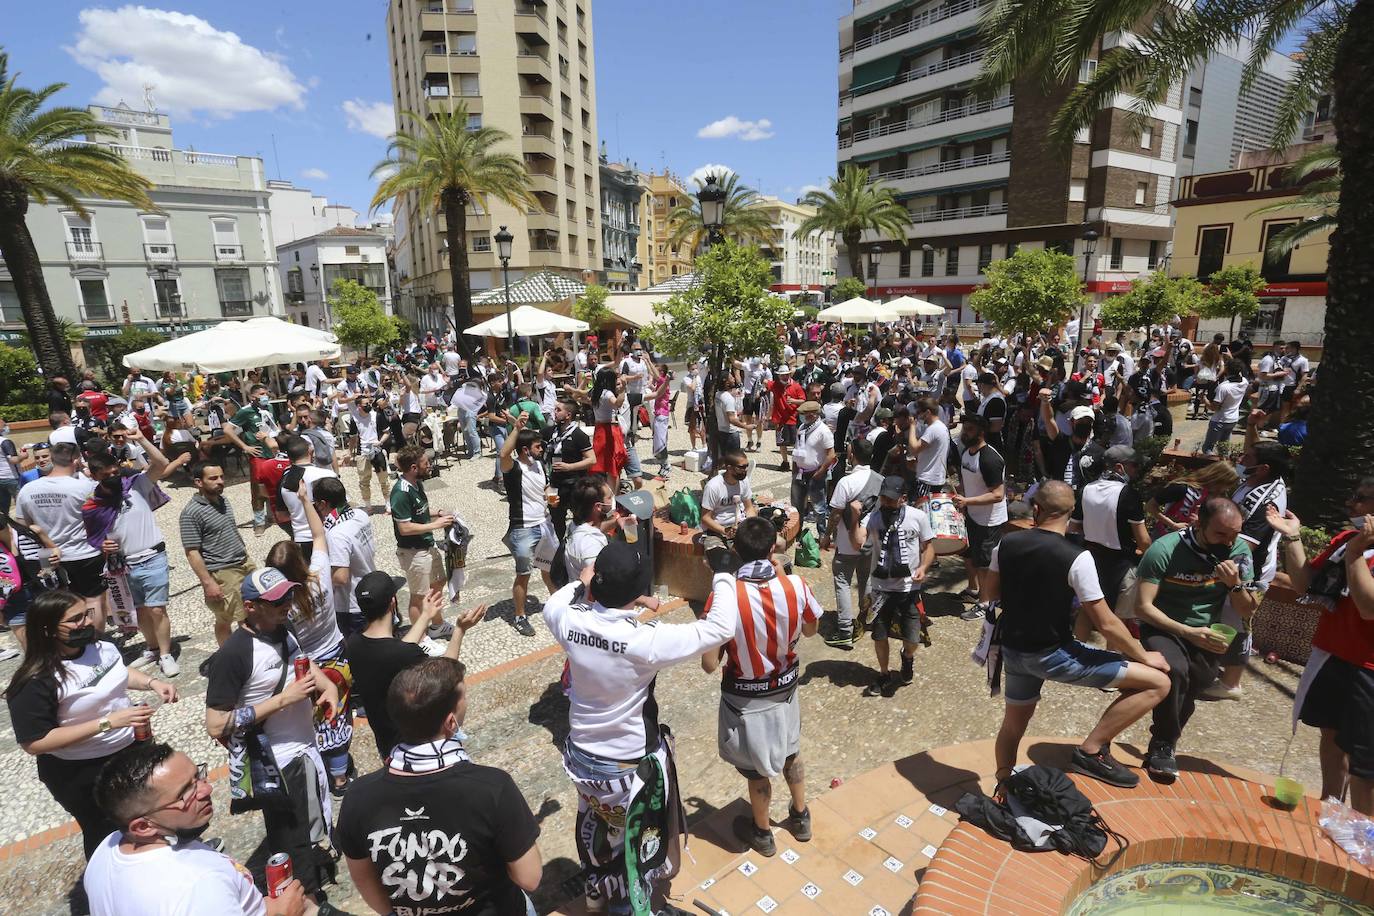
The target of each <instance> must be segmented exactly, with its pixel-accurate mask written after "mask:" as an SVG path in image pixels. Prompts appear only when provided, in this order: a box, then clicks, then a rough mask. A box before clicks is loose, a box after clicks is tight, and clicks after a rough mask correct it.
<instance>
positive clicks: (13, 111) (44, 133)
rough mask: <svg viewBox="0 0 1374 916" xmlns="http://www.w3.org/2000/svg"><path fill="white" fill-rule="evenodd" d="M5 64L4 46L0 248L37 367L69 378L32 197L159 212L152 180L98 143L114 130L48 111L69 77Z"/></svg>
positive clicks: (60, 110)
mask: <svg viewBox="0 0 1374 916" xmlns="http://www.w3.org/2000/svg"><path fill="white" fill-rule="evenodd" d="M8 70H9V55H8V54H6V53H5V52H4V51H0V252H3V254H4V259H5V267H6V268H7V269H8V270H9V273H10V279H11V280H12V281H14V291H15V293H16V294H17V295H18V297H19V305H20V308H21V309H23V312H24V325H25V327H26V328H27V329H28V337H29V340H30V341H31V342H32V345H33V350H34V355H35V357H36V358H37V360H38V365H39V367H40V368H42V370H43V373H44V374H45V375H46V376H47V377H48V378H52V377H53V376H56V375H66V376H68V377H72V375H73V374H74V373H75V371H76V367H75V365H74V364H73V362H72V353H71V348H70V347H68V346H67V344H66V341H65V340H64V339H63V334H62V329H61V327H60V325H59V323H58V320H57V313H56V312H55V311H54V310H53V306H52V299H51V298H49V296H48V287H47V284H46V283H44V282H43V270H42V267H41V264H40V262H39V259H38V249H37V248H36V247H35V246H34V243H33V236H32V235H31V234H30V233H29V227H28V224H27V222H26V217H27V216H28V212H29V203H30V201H31V200H32V201H36V202H38V203H39V204H40V205H42V204H46V203H48V202H49V201H50V200H55V201H57V202H58V203H60V204H61V205H63V206H64V207H67V208H69V209H71V210H74V211H75V212H77V213H79V214H81V215H82V216H86V215H87V210H86V208H85V207H84V206H83V205H82V203H81V201H80V200H78V199H77V195H82V196H84V197H99V198H104V199H106V200H119V201H125V202H127V203H131V204H133V205H134V206H135V207H138V208H139V209H141V210H156V209H157V208H156V207H155V206H154V205H153V202H152V200H151V199H149V197H148V190H149V189H150V188H151V187H152V184H151V183H150V182H149V181H148V180H147V179H146V178H144V177H143V176H141V175H139V174H138V173H137V172H135V171H134V170H133V169H131V168H129V165H128V163H127V162H125V161H124V160H123V159H122V158H121V157H120V156H119V154H118V153H116V152H115V151H114V150H112V149H110V148H109V147H108V146H99V145H97V144H96V143H94V142H93V141H96V140H101V139H108V138H112V137H114V136H115V132H114V130H113V129H111V128H109V127H106V126H105V125H103V124H101V123H100V122H99V121H97V120H96V119H95V118H94V117H93V116H92V115H91V113H90V112H88V111H83V110H82V109H80V108H66V107H57V108H49V109H47V110H46V111H45V110H43V106H44V105H46V104H47V102H48V100H49V99H51V98H52V97H53V96H54V95H56V94H57V93H58V92H61V91H62V90H63V89H65V88H66V85H67V84H66V83H52V84H51V85H48V86H44V87H43V88H42V89H26V88H24V87H23V86H20V85H18V80H19V74H18V73H15V74H13V75H10V74H9V72H8ZM81 141H85V142H81Z"/></svg>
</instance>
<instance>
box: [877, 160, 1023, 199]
mask: <svg viewBox="0 0 1374 916" xmlns="http://www.w3.org/2000/svg"><path fill="white" fill-rule="evenodd" d="M1010 162H1011V153H1010V152H1001V153H988V154H987V155H985V156H967V157H965V158H963V159H953V160H951V161H949V162H935V163H932V164H930V165H923V166H918V167H916V168H910V169H895V170H893V171H891V172H883V173H882V174H879V175H875V176H872V177H870V178H869V179H868V183H869V184H874V183H876V182H879V181H881V182H883V183H884V184H886V185H887V186H888V187H889V188H891V189H892V191H893V192H894V193H896V194H899V195H907V194H919V193H922V192H926V191H930V190H933V189H936V188H941V187H947V186H948V185H950V184H953V183H956V182H957V183H959V184H981V183H982V182H985V181H995V180H997V179H1005V178H1007V177H1008V176H1009V175H1010V173H1011V165H1010ZM955 173H957V174H955ZM946 176H948V177H946Z"/></svg>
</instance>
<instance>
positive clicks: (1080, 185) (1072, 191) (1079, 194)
mask: <svg viewBox="0 0 1374 916" xmlns="http://www.w3.org/2000/svg"><path fill="white" fill-rule="evenodd" d="M1087 193H1088V183H1087V181H1086V180H1085V179H1083V178H1070V179H1069V200H1077V201H1081V200H1085V199H1086V198H1087Z"/></svg>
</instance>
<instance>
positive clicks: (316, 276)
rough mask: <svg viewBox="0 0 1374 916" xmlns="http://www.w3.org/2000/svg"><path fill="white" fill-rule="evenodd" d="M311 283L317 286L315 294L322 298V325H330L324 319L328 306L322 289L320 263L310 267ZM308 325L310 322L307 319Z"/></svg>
mask: <svg viewBox="0 0 1374 916" xmlns="http://www.w3.org/2000/svg"><path fill="white" fill-rule="evenodd" d="M310 282H311V283H313V284H314V285H315V293H316V295H318V296H319V297H320V323H321V324H328V323H329V322H328V321H327V320H326V319H325V317H324V315H325V312H326V311H327V306H326V305H325V303H324V290H322V289H320V265H319V264H318V263H315V264H311V265H310ZM308 323H309V320H308V319H307V324H308Z"/></svg>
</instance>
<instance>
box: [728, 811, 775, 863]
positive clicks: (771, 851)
mask: <svg viewBox="0 0 1374 916" xmlns="http://www.w3.org/2000/svg"><path fill="white" fill-rule="evenodd" d="M735 836H737V837H739V840H740V842H742V843H743V844H744V845H745V846H747V847H749V848H750V849H752V850H754V852H756V853H758V854H759V855H761V856H775V855H777V854H778V844H777V843H776V842H775V841H774V840H773V831H771V830H760V829H759V828H758V827H757V826H756V825H755V824H754V819H753V818H751V817H737V818H735Z"/></svg>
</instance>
